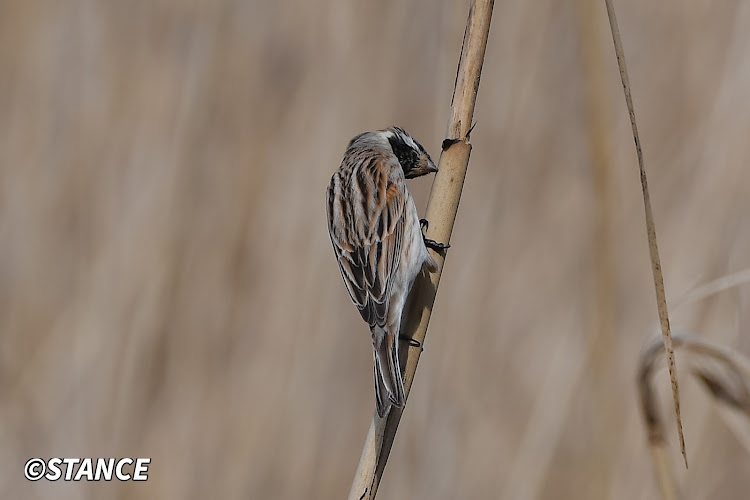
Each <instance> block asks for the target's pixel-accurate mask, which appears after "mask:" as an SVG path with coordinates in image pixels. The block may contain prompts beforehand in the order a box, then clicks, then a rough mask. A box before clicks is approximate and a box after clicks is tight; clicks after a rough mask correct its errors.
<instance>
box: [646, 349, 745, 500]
mask: <svg viewBox="0 0 750 500" xmlns="http://www.w3.org/2000/svg"><path fill="white" fill-rule="evenodd" d="M673 343H674V346H675V348H677V349H682V350H683V351H687V352H690V353H691V354H693V355H694V356H695V358H696V362H700V363H701V364H698V365H696V367H694V368H693V369H692V370H691V373H692V374H693V375H694V376H695V377H696V378H697V379H698V380H699V381H700V382H701V383H702V384H703V386H704V387H705V388H706V389H707V390H708V391H709V393H710V394H711V396H713V398H714V400H715V401H716V402H717V403H721V404H722V405H724V406H727V407H729V408H732V409H734V410H736V411H738V412H740V413H741V414H744V415H745V416H746V417H747V418H748V419H749V420H750V360H748V359H746V358H745V357H743V356H742V355H741V354H739V353H737V352H735V351H733V350H731V349H727V348H725V347H722V346H718V345H713V344H709V343H708V342H705V341H702V340H700V339H698V338H695V337H691V336H689V335H675V336H674V337H673ZM662 353H663V350H662V342H660V341H658V342H651V343H650V344H649V345H648V346H647V347H646V349H645V350H644V351H643V353H642V354H641V357H640V363H639V367H638V393H639V396H640V399H641V415H642V417H643V421H644V425H645V426H646V431H647V435H648V446H649V450H650V452H651V461H652V464H653V466H654V475H655V479H656V483H657V486H658V487H659V492H660V494H661V498H662V500H676V499H677V498H678V495H677V486H676V483H675V478H674V475H673V474H672V469H671V467H670V462H669V455H668V454H667V446H666V438H665V432H664V423H663V422H662V419H661V417H660V415H659V411H658V405H657V402H656V397H655V392H656V391H655V390H654V388H653V387H652V378H653V374H654V372H655V371H656V368H657V362H658V361H659V360H660V359H661V356H660V355H661V354H662ZM709 362H713V364H714V365H716V366H718V367H719V368H720V370H715V369H711V368H708V367H709V366H711V364H710V363H709Z"/></svg>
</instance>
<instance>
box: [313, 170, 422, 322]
mask: <svg viewBox="0 0 750 500" xmlns="http://www.w3.org/2000/svg"><path fill="white" fill-rule="evenodd" d="M339 174H340V172H337V173H336V174H334V176H333V178H332V179H331V183H330V185H329V186H328V193H327V194H328V204H327V208H328V231H329V233H330V235H331V242H332V243H333V249H334V252H335V253H336V257H337V259H338V262H339V267H340V268H341V276H342V277H343V278H344V283H345V284H346V288H347V290H348V291H349V295H350V296H351V298H352V301H354V303H355V304H356V305H357V308H358V309H359V312H360V314H361V315H362V318H363V319H364V320H365V321H367V323H368V324H369V325H370V326H371V327H372V326H375V325H378V326H384V325H385V323H386V318H387V316H388V305H389V303H388V301H389V297H390V293H389V292H390V288H391V283H392V279H391V277H392V275H393V273H394V272H395V270H396V269H397V268H398V265H399V258H400V255H401V243H402V240H403V234H404V221H405V216H404V214H405V212H406V202H407V199H408V196H409V194H408V192H407V191H406V184H405V182H404V180H403V178H396V179H395V180H394V179H392V178H390V176H389V169H388V164H387V163H386V162H385V160H384V159H382V158H376V159H374V160H372V161H370V162H364V163H362V164H361V165H360V166H359V167H357V168H355V169H353V170H352V171H351V172H350V175H348V176H346V175H339ZM369 193H372V194H371V195H370V194H369Z"/></svg>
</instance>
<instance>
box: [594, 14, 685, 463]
mask: <svg viewBox="0 0 750 500" xmlns="http://www.w3.org/2000/svg"><path fill="white" fill-rule="evenodd" d="M604 2H605V4H606V5H607V15H608V16H609V26H610V29H611V30H612V41H613V42H614V45H615V54H616V55H617V65H618V67H619V68H620V79H621V80H622V89H623V91H624V93H625V102H626V104H627V106H628V115H629V116H630V125H631V127H632V129H633V140H634V141H635V150H636V153H637V155H638V168H639V169H640V174H641V188H642V190H643V205H644V208H645V210H646V232H647V233H648V249H649V252H650V254H651V270H652V272H653V274H654V287H655V288H656V307H657V309H658V311H659V323H660V324H661V333H662V338H663V342H664V350H665V351H666V353H667V366H668V368H669V379H670V381H671V383H672V399H673V400H674V412H675V417H676V419H677V433H678V434H679V436H680V451H682V457H683V459H684V460H685V467H686V468H687V466H688V459H687V452H686V451H685V435H684V433H683V431H682V417H681V415H680V386H679V385H678V383H677V365H676V364H675V360H674V348H673V346H672V335H671V333H670V331H669V313H668V311H667V297H666V293H665V292H664V277H663V276H662V272H661V262H660V261H659V248H658V246H657V244H656V227H655V225H654V215H653V213H652V211H651V198H650V196H649V194H648V182H647V180H646V169H645V167H644V165H643V150H642V149H641V140H640V138H639V136H638V127H637V125H636V122H635V108H634V107H633V98H632V97H631V95H630V79H629V78H628V70H627V67H626V66H625V52H624V50H623V48H622V40H620V29H619V28H618V26H617V18H616V17H615V7H614V5H612V0H604Z"/></svg>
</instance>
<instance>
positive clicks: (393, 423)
mask: <svg viewBox="0 0 750 500" xmlns="http://www.w3.org/2000/svg"><path fill="white" fill-rule="evenodd" d="M493 5H494V0H474V1H472V4H471V8H470V9H469V18H468V20H467V22H466V31H465V32H464V40H463V46H462V48H461V56H460V58H459V61H458V72H457V74H456V84H455V87H454V89H453V100H452V102H451V115H450V119H449V120H448V129H447V134H446V135H447V139H446V140H445V141H443V153H442V154H441V155H440V162H439V171H438V173H437V175H436V176H435V182H434V183H433V185H432V191H431V192H430V198H429V201H428V203H427V211H426V218H427V220H428V221H429V222H430V224H429V228H428V231H427V237H428V238H430V239H433V240H435V241H439V242H448V241H450V237H451V233H452V232H453V223H454V222H455V220H456V213H457V212H458V203H459V201H460V199H461V190H462V189H463V185H464V178H465V177H466V169H467V167H468V165H469V155H470V153H471V144H470V143H469V134H470V132H471V122H472V118H473V116H474V105H475V103H476V97H477V91H478V90H479V78H480V76H481V73H482V64H483V63H484V53H485V49H486V48H487V37H488V36H489V31H490V21H491V19H492V8H493ZM434 257H435V258H436V259H437V261H438V263H439V265H440V266H439V269H438V271H437V272H435V273H432V274H430V275H429V276H426V275H424V274H423V275H421V276H419V277H418V278H417V280H416V281H415V283H414V287H413V288H412V291H411V295H410V297H409V303H408V304H407V311H406V315H405V317H404V320H403V323H402V330H401V331H402V334H404V335H406V336H410V337H411V338H412V339H414V340H416V341H417V342H419V343H423V342H424V338H425V335H426V333H427V325H428V323H429V321H430V315H431V313H432V306H433V304H434V302H435V295H436V294H437V288H438V284H439V283H440V275H441V274H442V270H443V263H444V261H445V254H444V252H440V253H437V254H434ZM415 345H417V344H416V343H415ZM420 353H421V349H420V348H419V347H408V351H407V352H406V353H405V354H406V356H404V355H402V356H401V359H406V363H405V365H406V366H405V369H404V389H405V392H406V396H407V397H408V396H409V392H410V390H411V385H412V382H413V380H414V374H415V372H416V370H417V363H419V356H420ZM402 412H403V410H402V409H399V408H396V407H392V408H391V410H390V411H389V412H388V414H387V415H386V416H385V417H384V418H382V419H381V418H378V415H377V413H374V415H373V419H372V423H371V424H370V431H369V432H368V434H367V438H366V440H365V445H364V448H363V450H362V456H361V458H360V461H359V466H358V467H357V472H356V474H355V476H354V482H353V483H352V488H351V490H350V492H349V499H350V500H365V499H373V498H375V495H376V494H377V491H378V486H379V484H380V479H381V477H382V475H383V470H384V469H385V464H386V462H387V460H388V455H389V454H390V451H391V447H392V446H393V440H394V438H395V436H396V431H397V429H398V424H399V422H400V421H401V414H402Z"/></svg>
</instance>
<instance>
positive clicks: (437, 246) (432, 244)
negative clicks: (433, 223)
mask: <svg viewBox="0 0 750 500" xmlns="http://www.w3.org/2000/svg"><path fill="white" fill-rule="evenodd" d="M419 227H420V228H421V229H422V231H427V230H428V229H429V228H430V221H428V220H427V219H419ZM424 244H425V245H427V247H428V248H432V249H433V250H435V251H437V250H445V249H447V248H450V247H451V246H450V245H449V244H448V243H438V242H437V241H435V240H431V239H429V238H425V239H424Z"/></svg>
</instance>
